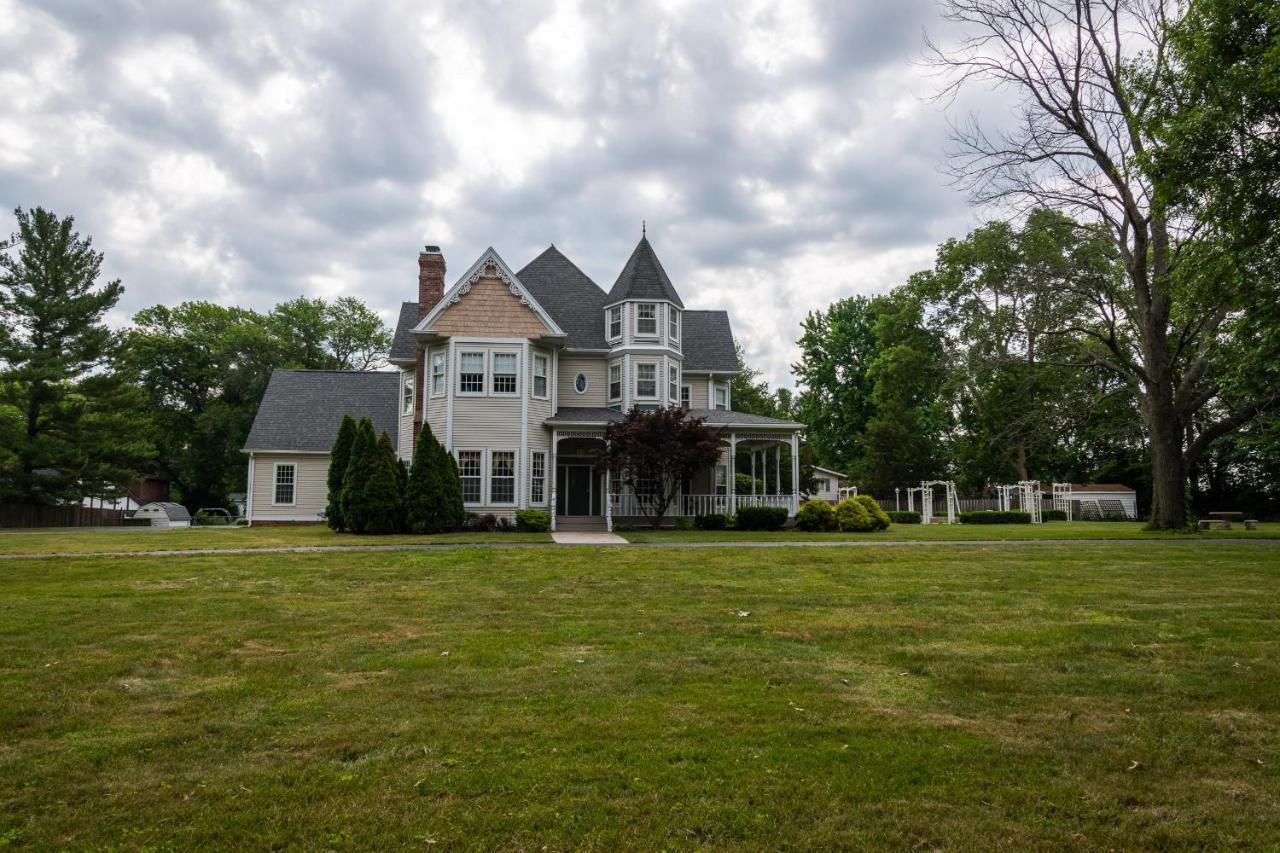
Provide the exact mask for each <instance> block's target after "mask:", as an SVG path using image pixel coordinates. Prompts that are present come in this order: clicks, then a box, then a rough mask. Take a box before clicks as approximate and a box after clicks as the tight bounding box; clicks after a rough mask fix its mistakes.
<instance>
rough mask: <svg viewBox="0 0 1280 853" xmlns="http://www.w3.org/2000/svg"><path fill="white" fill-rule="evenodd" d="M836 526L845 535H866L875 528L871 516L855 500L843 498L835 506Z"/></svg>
mask: <svg viewBox="0 0 1280 853" xmlns="http://www.w3.org/2000/svg"><path fill="white" fill-rule="evenodd" d="M836 524H838V525H840V529H841V530H842V531H844V532H845V533H866V532H868V531H870V530H872V529H874V527H875V522H873V521H872V520H871V514H870V513H869V512H867V508H866V507H865V506H863V505H862V504H861V503H860V502H859V501H858V499H857V498H845V499H844V500H842V501H840V503H838V504H836Z"/></svg>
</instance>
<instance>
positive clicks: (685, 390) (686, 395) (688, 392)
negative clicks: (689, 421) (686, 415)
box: [680, 385, 693, 412]
mask: <svg viewBox="0 0 1280 853" xmlns="http://www.w3.org/2000/svg"><path fill="white" fill-rule="evenodd" d="M692 396H693V390H692V389H691V388H690V387H689V386H688V385H681V386H680V408H682V409H684V410H685V411H686V412H687V411H689V409H690V408H691V405H690V398H691V397H692Z"/></svg>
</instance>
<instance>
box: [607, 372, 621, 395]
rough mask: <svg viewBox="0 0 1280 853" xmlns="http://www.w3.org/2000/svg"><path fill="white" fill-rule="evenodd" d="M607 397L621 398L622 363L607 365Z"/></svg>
mask: <svg viewBox="0 0 1280 853" xmlns="http://www.w3.org/2000/svg"><path fill="white" fill-rule="evenodd" d="M609 399H610V400H621V399H622V365H621V364H611V365H609Z"/></svg>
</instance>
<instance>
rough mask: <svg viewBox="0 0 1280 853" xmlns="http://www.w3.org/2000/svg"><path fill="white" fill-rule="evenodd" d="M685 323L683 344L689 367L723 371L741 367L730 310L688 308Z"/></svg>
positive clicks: (687, 368)
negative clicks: (693, 309)
mask: <svg viewBox="0 0 1280 853" xmlns="http://www.w3.org/2000/svg"><path fill="white" fill-rule="evenodd" d="M682 323H683V327H684V341H683V343H682V344H681V345H680V346H681V352H682V353H683V354H684V369H685V370H705V371H715V372H717V373H719V372H721V371H724V372H733V371H736V370H737V369H738V354H737V351H736V350H734V348H733V329H732V328H731V327H730V326H729V313H728V312H727V311H685V312H684V319H683V321H682Z"/></svg>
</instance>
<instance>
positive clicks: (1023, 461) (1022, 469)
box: [1014, 441, 1031, 481]
mask: <svg viewBox="0 0 1280 853" xmlns="http://www.w3.org/2000/svg"><path fill="white" fill-rule="evenodd" d="M1014 467H1015V468H1017V469H1018V479H1019V480H1020V481H1021V480H1030V479H1031V478H1030V477H1028V476H1027V443H1026V442H1025V441H1019V442H1018V459H1017V461H1016V462H1014Z"/></svg>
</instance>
